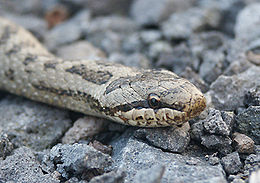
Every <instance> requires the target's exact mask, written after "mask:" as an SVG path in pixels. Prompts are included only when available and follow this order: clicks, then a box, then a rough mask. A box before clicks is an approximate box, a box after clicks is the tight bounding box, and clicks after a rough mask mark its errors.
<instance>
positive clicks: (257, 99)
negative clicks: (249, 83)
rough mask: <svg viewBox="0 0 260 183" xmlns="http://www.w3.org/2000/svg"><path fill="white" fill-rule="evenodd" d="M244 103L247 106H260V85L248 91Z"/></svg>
mask: <svg viewBox="0 0 260 183" xmlns="http://www.w3.org/2000/svg"><path fill="white" fill-rule="evenodd" d="M244 104H245V106H260V85H259V86H256V87H254V88H252V89H251V90H249V91H247V92H246V94H245V98H244Z"/></svg>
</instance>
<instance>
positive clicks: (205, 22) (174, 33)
mask: <svg viewBox="0 0 260 183" xmlns="http://www.w3.org/2000/svg"><path fill="white" fill-rule="evenodd" d="M219 22H220V15H219V13H218V12H215V11H211V10H206V9H201V8H198V7H196V8H190V9H188V10H186V11H181V12H178V13H174V14H172V15H171V17H170V18H169V19H168V20H167V21H165V22H163V23H162V27H161V28H162V31H163V35H164V36H165V37H166V38H167V39H168V40H180V39H181V40H182V39H188V38H189V37H190V36H191V35H192V34H193V33H195V32H202V31H203V30H205V29H206V27H216V26H217V25H218V24H219Z"/></svg>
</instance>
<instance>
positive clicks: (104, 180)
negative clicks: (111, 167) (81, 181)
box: [89, 171, 125, 183]
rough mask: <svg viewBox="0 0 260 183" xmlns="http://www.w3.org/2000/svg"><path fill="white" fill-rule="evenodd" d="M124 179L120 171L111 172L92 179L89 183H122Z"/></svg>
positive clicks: (123, 174)
mask: <svg viewBox="0 0 260 183" xmlns="http://www.w3.org/2000/svg"><path fill="white" fill-rule="evenodd" d="M124 177H125V173H124V172H122V171H111V172H108V173H104V174H103V175H99V176H96V177H94V178H92V179H91V180H90V182H89V183H123V182H124Z"/></svg>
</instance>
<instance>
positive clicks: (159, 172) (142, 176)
mask: <svg viewBox="0 0 260 183" xmlns="http://www.w3.org/2000/svg"><path fill="white" fill-rule="evenodd" d="M164 173H165V166H163V165H154V166H152V167H151V168H148V169H147V170H143V171H140V172H138V173H137V174H136V176H135V177H134V180H133V182H135V183H138V182H142V183H160V182H161V181H162V176H163V174H164Z"/></svg>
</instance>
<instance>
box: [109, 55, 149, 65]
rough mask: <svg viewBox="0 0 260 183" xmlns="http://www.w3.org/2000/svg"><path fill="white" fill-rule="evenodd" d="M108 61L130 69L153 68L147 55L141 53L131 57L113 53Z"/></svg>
mask: <svg viewBox="0 0 260 183" xmlns="http://www.w3.org/2000/svg"><path fill="white" fill-rule="evenodd" d="M108 60H109V61H111V62H114V63H119V64H123V65H126V66H130V67H136V68H142V69H149V68H151V63H150V61H149V60H148V59H147V58H146V56H145V55H143V54H141V53H133V54H130V55H124V54H121V53H112V54H111V55H110V56H109V58H108Z"/></svg>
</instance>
